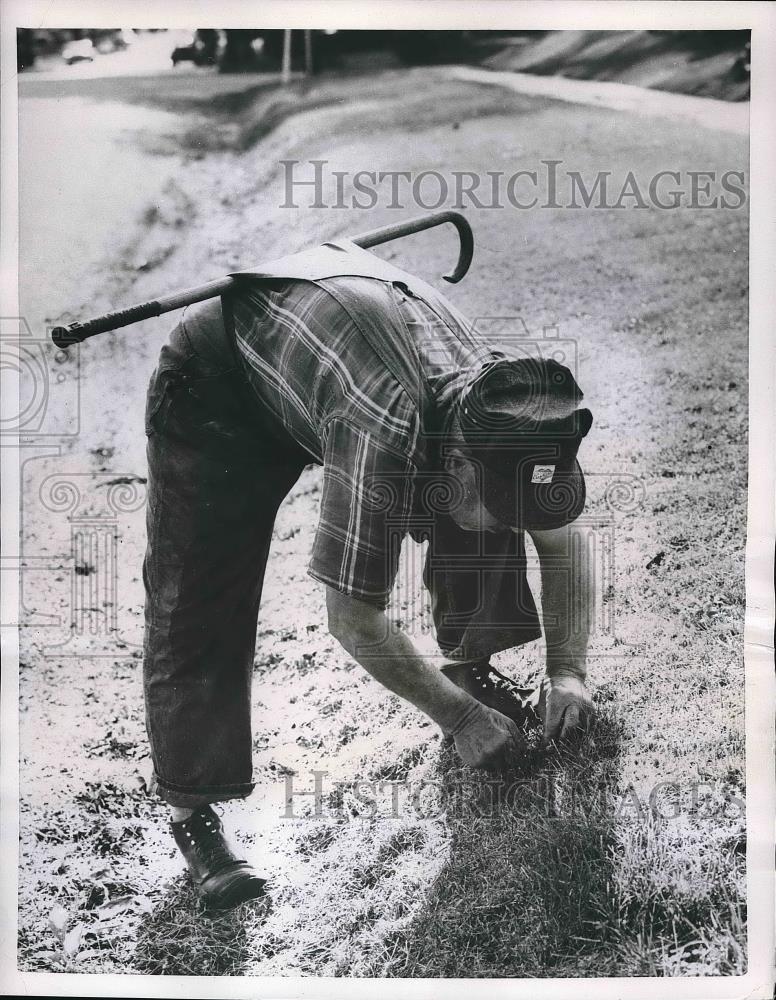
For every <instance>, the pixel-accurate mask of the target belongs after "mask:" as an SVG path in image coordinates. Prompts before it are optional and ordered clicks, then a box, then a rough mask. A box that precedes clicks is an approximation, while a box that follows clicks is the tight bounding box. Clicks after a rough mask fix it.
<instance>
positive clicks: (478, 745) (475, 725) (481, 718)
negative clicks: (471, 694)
mask: <svg viewBox="0 0 776 1000" xmlns="http://www.w3.org/2000/svg"><path fill="white" fill-rule="evenodd" d="M450 735H451V736H452V737H453V739H454V741H455V748H456V750H457V751H458V753H459V754H460V755H461V759H462V760H463V762H464V764H468V765H469V766H470V767H482V768H485V770H488V771H503V770H505V769H506V768H507V767H509V765H510V764H514V760H515V757H516V756H517V755H518V754H519V753H520V751H521V750H522V748H523V744H522V741H521V739H520V732H519V730H518V728H517V726H516V725H515V723H514V722H512V720H511V719H508V718H507V717H506V716H505V715H502V714H501V712H497V711H496V710H495V709H492V708H488V707H487V706H485V705H482V704H480V702H478V701H473V702H472V704H471V705H469V706H467V708H466V710H465V711H464V712H463V713H462V715H461V716H460V718H459V719H458V720H457V721H456V723H455V725H454V727H453V728H452V729H451V731H450Z"/></svg>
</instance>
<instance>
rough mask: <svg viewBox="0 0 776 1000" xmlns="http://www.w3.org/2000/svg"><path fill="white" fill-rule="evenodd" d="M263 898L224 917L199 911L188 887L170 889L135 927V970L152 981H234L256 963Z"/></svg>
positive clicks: (264, 908) (264, 909)
mask: <svg viewBox="0 0 776 1000" xmlns="http://www.w3.org/2000/svg"><path fill="white" fill-rule="evenodd" d="M270 908H271V903H270V901H269V899H268V898H264V899H261V900H256V901H252V902H249V903H245V904H243V905H242V906H238V907H237V908H236V909H234V910H229V911H228V912H225V913H208V912H207V911H204V910H203V909H202V908H201V906H200V903H199V900H198V899H197V896H196V893H195V891H194V887H193V885H192V884H191V882H190V881H189V880H188V879H186V880H181V881H179V882H178V883H176V884H175V885H174V886H172V887H171V888H170V889H169V890H168V892H167V893H166V894H165V896H164V898H163V899H162V900H161V901H160V903H159V904H158V905H157V906H156V907H155V908H154V911H153V913H151V914H149V915H148V916H147V917H146V918H145V919H144V921H143V922H142V924H141V925H140V926H139V928H138V934H137V946H136V948H135V956H134V963H133V967H134V971H136V972H139V973H144V974H146V975H151V976H160V975H161V976H239V975H243V974H245V972H246V970H247V967H248V964H249V961H250V960H251V959H252V958H255V946H254V947H253V948H251V942H252V941H253V939H254V936H255V935H256V934H257V933H259V931H258V927H257V925H258V924H260V923H261V922H262V921H263V920H264V919H265V918H266V916H267V915H268V914H269V912H270Z"/></svg>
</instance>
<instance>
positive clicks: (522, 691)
mask: <svg viewBox="0 0 776 1000" xmlns="http://www.w3.org/2000/svg"><path fill="white" fill-rule="evenodd" d="M442 673H443V674H444V675H445V677H447V678H448V680H451V681H452V682H453V684H456V685H457V686H458V687H459V688H461V690H462V691H465V692H466V693H467V694H470V695H471V696H472V697H473V698H476V699H477V701H481V702H482V704H483V705H487V706H488V708H494V709H495V710H496V711H497V712H501V714H502V715H506V717H507V718H508V719H512V721H513V722H514V723H516V725H517V726H518V727H519V728H520V729H525V728H527V727H528V726H534V725H537V724H538V723H539V722H540V721H541V720H540V718H539V715H538V714H537V711H536V705H537V703H538V699H539V691H540V689H539V688H521V687H518V685H517V684H515V682H514V681H513V680H510V678H509V677H506V676H505V675H504V674H502V673H500V672H499V671H498V670H496V668H495V667H492V666H491V665H490V661H489V660H478V661H477V662H476V663H455V664H452V665H449V666H446V667H442Z"/></svg>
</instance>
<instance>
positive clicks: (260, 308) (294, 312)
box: [232, 277, 500, 607]
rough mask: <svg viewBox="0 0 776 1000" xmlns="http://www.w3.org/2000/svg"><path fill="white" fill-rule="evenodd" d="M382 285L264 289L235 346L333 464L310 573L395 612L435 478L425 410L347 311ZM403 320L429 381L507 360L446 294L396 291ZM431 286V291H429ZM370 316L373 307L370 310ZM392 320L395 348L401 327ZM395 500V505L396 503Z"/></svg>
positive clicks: (286, 415) (301, 434)
mask: <svg viewBox="0 0 776 1000" xmlns="http://www.w3.org/2000/svg"><path fill="white" fill-rule="evenodd" d="M374 280H375V279H370V278H363V277H336V278H327V279H322V280H320V281H316V282H312V281H299V280H283V281H276V280H273V281H272V282H256V283H254V284H252V285H250V286H248V287H247V288H244V289H243V290H242V291H241V292H240V293H239V294H237V295H236V296H235V297H234V299H233V303H232V311H233V313H232V314H233V320H234V331H235V340H236V345H237V349H238V352H239V354H240V355H241V357H242V359H243V360H244V362H245V368H246V373H247V376H248V379H249V381H250V382H251V384H252V387H253V389H254V391H255V394H256V396H257V397H258V398H259V400H260V401H261V403H262V404H263V405H264V406H266V407H267V409H268V410H270V411H271V412H272V413H273V414H274V415H275V416H276V417H277V418H279V420H280V421H281V422H282V424H283V425H284V427H285V428H286V429H287V430H288V432H289V433H290V434H291V436H292V437H293V438H294V439H295V440H296V441H297V442H298V443H299V444H300V445H302V446H303V447H304V448H305V449H307V451H308V452H309V453H310V455H311V459H312V460H313V461H315V462H318V463H321V464H322V465H323V489H322V496H321V506H320V517H319V522H318V527H317V530H316V534H315V541H314V544H313V551H312V557H311V560H310V563H309V565H308V573H309V574H310V576H312V577H313V578H315V579H316V580H320V581H321V582H323V583H325V584H327V585H328V586H331V587H333V588H334V589H336V590H338V591H341V592H342V593H345V594H349V595H352V596H354V597H356V598H359V599H361V600H363V601H367V602H370V603H373V604H377V605H378V606H380V607H384V606H385V605H386V604H387V603H388V599H389V596H390V592H391V589H392V587H393V583H394V580H395V577H396V573H397V570H398V562H399V555H400V550H401V542H402V539H403V538H404V537H405V536H406V534H407V533H408V531H410V530H411V528H412V524H413V512H414V509H415V493H416V484H417V481H418V477H419V475H421V474H429V473H431V472H432V471H433V462H434V459H433V449H432V448H431V447H430V446H429V442H428V441H427V440H426V438H425V437H424V434H423V427H422V420H421V415H420V414H419V412H418V405H417V402H416V401H415V400H413V399H411V398H410V396H409V394H408V393H407V392H406V391H405V389H404V388H403V387H402V385H401V384H400V383H399V381H398V380H397V378H396V377H395V376H394V375H393V374H392V372H391V371H389V370H388V369H387V368H386V365H385V363H384V362H383V361H382V360H381V359H380V357H378V355H377V354H376V352H375V351H374V350H373V348H372V347H371V345H370V344H369V342H368V340H367V339H366V338H365V336H364V335H363V334H362V333H361V330H360V329H359V324H358V317H357V316H355V315H353V313H352V311H351V310H349V309H348V308H346V307H345V306H344V305H343V302H342V298H343V296H342V295H341V294H340V293H342V292H343V291H348V292H349V293H351V294H350V295H349V296H347V299H348V300H349V301H351V302H352V301H353V295H352V293H353V292H356V293H358V292H362V293H364V299H365V301H366V302H367V303H368V284H367V285H365V284H364V283H365V282H366V283H369V282H372V281H374ZM391 287H392V288H393V292H392V294H393V295H394V301H395V303H396V305H397V306H398V312H397V313H396V316H397V318H398V317H400V320H401V321H402V322H403V323H404V324H405V326H406V332H408V333H409V334H410V336H411V337H412V338H413V340H414V342H415V344H416V346H417V348H418V354H419V357H420V361H421V364H422V366H423V369H424V371H425V374H426V376H427V378H428V379H429V380H430V381H431V383H432V384H433V383H434V382H436V383H437V384H439V385H445V384H449V382H450V378H449V377H450V376H451V375H454V374H455V373H456V372H459V371H460V370H461V369H463V368H467V367H469V366H470V365H472V364H475V363H478V362H479V363H482V362H483V361H486V360H489V359H490V358H492V357H494V356H499V355H500V352H498V351H494V350H491V349H490V348H488V347H487V346H485V345H483V344H477V343H476V341H475V340H474V339H473V338H472V337H471V335H470V332H469V324H468V323H467V321H466V320H465V319H464V317H463V316H461V315H460V314H459V313H457V312H456V311H455V310H454V309H453V307H452V306H451V305H450V304H449V303H448V302H447V301H446V300H442V299H441V296H439V297H436V299H435V301H434V300H432V297H431V295H432V294H435V293H432V292H431V290H427V291H426V292H425V293H424V295H423V297H421V296H419V295H418V294H417V292H416V291H414V290H413V291H410V290H409V289H407V288H405V287H402V286H398V285H393V286H391ZM424 287H425V286H424ZM366 307H367V308H368V305H367V306H366ZM384 320H385V326H386V329H385V338H386V342H388V341H389V339H390V338H396V335H397V331H396V330H395V329H391V328H390V327H391V323H390V321H389V319H388V318H387V317H385V318H384ZM386 497H387V500H386Z"/></svg>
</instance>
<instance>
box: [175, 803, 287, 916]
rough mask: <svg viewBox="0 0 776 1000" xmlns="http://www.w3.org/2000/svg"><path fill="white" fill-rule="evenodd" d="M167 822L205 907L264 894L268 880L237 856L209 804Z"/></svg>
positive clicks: (223, 907) (227, 905) (217, 907)
mask: <svg viewBox="0 0 776 1000" xmlns="http://www.w3.org/2000/svg"><path fill="white" fill-rule="evenodd" d="M170 826H171V828H172V833H173V837H174V838H175V843H176V844H177V845H178V847H179V848H180V850H181V853H182V854H183V857H184V858H185V859H186V864H187V865H188V868H189V871H190V872H191V877H192V879H193V880H194V884H195V885H196V887H197V892H198V894H199V897H200V899H201V900H202V902H203V903H204V905H205V906H206V907H207V908H208V909H211V910H228V909H231V907H233V906H238V905H239V904H240V903H244V902H246V900H249V899H257V898H258V897H259V896H263V895H264V886H265V885H266V882H267V880H266V879H263V878H260V877H259V876H258V875H257V874H256V872H255V871H254V870H253V868H252V867H251V866H250V865H249V864H248V862H247V861H244V860H240V858H238V857H237V855H236V854H235V853H234V851H233V849H232V847H231V846H230V844H229V842H228V841H227V839H226V837H225V836H224V828H223V824H222V823H221V819H220V817H219V816H218V814H217V813H216V812H214V810H213V809H211V807H210V806H202V807H201V808H199V809H197V810H195V811H194V812H193V813H192V814H191V816H189V818H188V819H184V820H182V821H181V822H179V823H170Z"/></svg>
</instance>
